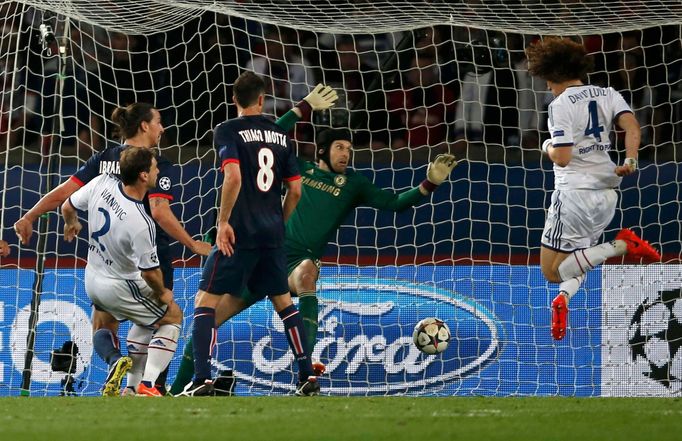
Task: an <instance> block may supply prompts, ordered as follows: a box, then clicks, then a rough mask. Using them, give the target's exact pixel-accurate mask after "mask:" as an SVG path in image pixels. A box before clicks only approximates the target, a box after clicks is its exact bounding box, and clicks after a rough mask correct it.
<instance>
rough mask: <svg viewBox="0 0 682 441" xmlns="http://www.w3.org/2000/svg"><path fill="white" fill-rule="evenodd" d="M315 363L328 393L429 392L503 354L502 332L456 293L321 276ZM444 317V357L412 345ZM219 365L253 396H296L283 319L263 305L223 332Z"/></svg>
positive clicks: (484, 310)
mask: <svg viewBox="0 0 682 441" xmlns="http://www.w3.org/2000/svg"><path fill="white" fill-rule="evenodd" d="M318 298H319V300H320V312H319V329H318V335H317V337H318V341H317V344H316V346H315V350H314V352H313V359H319V360H321V361H322V362H324V363H325V364H326V365H327V374H326V375H325V376H324V377H321V379H320V385H321V386H322V391H323V393H329V394H333V395H349V394H351V395H375V394H387V393H406V392H411V393H419V392H420V391H424V392H428V391H429V390H432V389H433V388H435V387H438V386H441V387H442V386H444V385H445V384H446V383H449V382H452V381H456V380H459V379H461V378H463V377H465V376H466V375H467V374H471V373H473V372H476V371H478V370H480V369H481V368H482V367H483V366H485V365H486V364H487V363H489V362H490V361H492V360H495V359H496V358H497V356H498V355H499V354H500V352H501V341H502V338H501V337H502V327H501V325H500V324H499V323H498V321H497V320H496V319H495V317H494V315H493V314H492V313H491V312H490V310H488V308H486V307H485V306H483V305H482V304H480V303H477V302H475V301H473V300H472V299H469V298H466V297H463V296H461V295H459V294H456V293H454V292H452V291H449V290H446V289H443V288H439V287H436V286H429V285H423V284H415V283H407V282H403V281H399V280H390V279H379V278H363V277H360V278H358V277H328V278H322V279H321V282H320V290H319V292H318ZM426 317H438V318H440V319H442V320H444V321H445V322H446V323H447V325H448V326H449V327H450V330H451V333H452V339H451V341H450V345H449V346H448V348H447V349H446V350H445V351H444V352H443V353H441V354H438V355H426V354H423V353H422V352H420V351H419V350H418V349H417V348H416V347H415V346H414V344H413V343H412V331H413V330H414V326H415V325H416V324H417V323H418V322H419V321H420V320H421V319H423V318H426ZM219 335H220V337H219V340H218V341H219V342H221V344H220V347H219V351H218V354H217V355H218V360H217V363H216V364H217V367H218V368H219V369H233V370H234V373H235V376H236V377H237V378H238V379H240V380H241V381H240V383H242V384H243V382H247V383H248V384H249V392H250V393H259V392H262V393H266V392H270V391H273V390H279V391H280V392H287V391H293V390H294V388H295V384H296V382H297V376H296V372H297V368H296V367H295V365H296V362H295V360H294V356H293V354H292V353H291V351H290V350H289V346H288V344H287V340H286V336H285V334H284V328H283V325H282V322H281V320H280V319H279V317H278V316H277V314H276V313H275V312H274V311H273V309H272V306H271V305H270V303H269V302H261V303H260V304H259V305H258V306H254V307H252V308H250V309H249V310H247V311H245V312H244V313H242V314H240V315H239V316H237V317H235V318H233V319H232V320H231V321H229V322H227V323H226V324H225V325H223V327H222V328H221V329H220V331H219Z"/></svg>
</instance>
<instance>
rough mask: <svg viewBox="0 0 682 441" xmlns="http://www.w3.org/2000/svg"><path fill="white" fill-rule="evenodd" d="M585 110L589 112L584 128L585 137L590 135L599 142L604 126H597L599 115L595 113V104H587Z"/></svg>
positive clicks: (593, 102)
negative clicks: (588, 118)
mask: <svg viewBox="0 0 682 441" xmlns="http://www.w3.org/2000/svg"><path fill="white" fill-rule="evenodd" d="M587 110H589V112H590V120H589V121H588V123H587V127H586V128H585V136H589V135H592V136H594V139H596V140H597V142H601V132H603V131H604V126H600V125H599V113H597V102H596V101H595V100H592V101H590V102H589V104H588V107H587Z"/></svg>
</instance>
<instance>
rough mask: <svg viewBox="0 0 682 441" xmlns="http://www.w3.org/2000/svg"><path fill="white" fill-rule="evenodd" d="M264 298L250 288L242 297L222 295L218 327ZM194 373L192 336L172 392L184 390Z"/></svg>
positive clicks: (218, 309) (219, 304)
mask: <svg viewBox="0 0 682 441" xmlns="http://www.w3.org/2000/svg"><path fill="white" fill-rule="evenodd" d="M262 299H263V296H258V295H254V294H252V293H250V292H249V291H248V290H246V291H245V292H244V293H243V294H242V296H241V297H236V296H221V298H220V301H219V302H218V306H216V309H215V321H216V325H215V326H216V329H217V328H220V325H222V324H223V323H225V322H226V321H227V320H229V319H230V318H232V317H234V316H235V315H237V314H239V313H240V312H242V311H243V310H245V309H247V308H248V307H249V306H251V305H253V304H254V303H256V302H257V301H259V300H262ZM193 375H194V345H193V342H192V338H191V337H190V338H189V339H188V340H187V342H186V343H185V349H184V351H183V354H182V359H181V360H180V367H179V368H178V373H177V374H176V376H175V380H174V381H173V386H171V390H170V393H171V394H172V395H176V394H179V393H180V392H182V390H183V389H184V387H185V386H186V385H187V384H188V383H189V382H191V381H192V376H193Z"/></svg>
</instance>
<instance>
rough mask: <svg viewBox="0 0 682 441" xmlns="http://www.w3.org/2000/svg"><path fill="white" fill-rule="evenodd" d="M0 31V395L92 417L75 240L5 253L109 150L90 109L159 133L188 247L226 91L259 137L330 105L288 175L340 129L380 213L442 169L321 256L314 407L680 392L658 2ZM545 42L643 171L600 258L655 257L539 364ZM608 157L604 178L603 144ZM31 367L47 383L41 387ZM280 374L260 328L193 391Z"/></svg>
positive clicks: (236, 8) (21, 14) (664, 20)
mask: <svg viewBox="0 0 682 441" xmlns="http://www.w3.org/2000/svg"><path fill="white" fill-rule="evenodd" d="M0 17H1V18H2V33H1V34H0V48H1V50H0V80H1V81H2V95H1V96H0V109H1V113H0V161H2V164H3V166H2V167H0V183H1V184H0V201H1V206H2V212H1V213H0V234H2V236H1V238H2V239H4V240H6V241H8V242H9V244H10V249H11V253H10V255H9V256H8V257H4V258H0V395H18V394H20V393H24V394H27V393H30V394H32V395H56V394H60V393H62V394H63V393H71V392H72V391H73V393H76V394H83V395H97V394H99V391H100V388H101V386H102V382H103V381H104V378H105V376H106V365H105V363H104V362H103V361H102V360H100V359H99V358H98V357H97V355H96V354H95V353H94V352H93V348H92V342H91V339H92V324H91V320H90V308H91V307H90V302H89V300H88V297H87V295H86V293H85V291H84V287H83V279H84V277H83V274H84V273H83V268H84V265H85V263H86V261H85V257H86V256H87V245H88V241H87V236H86V234H85V233H83V234H81V237H80V238H79V239H78V240H77V241H76V242H75V244H67V243H65V242H64V241H63V239H62V237H61V231H62V228H63V226H62V224H61V223H60V221H59V217H58V214H57V213H56V212H53V213H49V214H47V215H45V216H43V217H42V218H41V219H40V220H39V221H38V222H36V224H35V225H34V230H35V231H34V235H33V238H32V241H31V243H30V245H28V246H19V244H18V240H17V239H16V237H15V234H14V231H13V229H12V226H13V224H14V222H16V220H17V219H19V218H20V217H21V216H22V215H23V214H24V213H25V212H26V211H27V210H28V209H30V208H31V207H32V206H33V205H34V204H35V203H36V202H37V201H38V199H39V198H40V196H42V195H44V194H46V193H47V192H48V191H49V190H50V189H52V188H55V186H57V185H58V184H59V183H61V182H63V181H64V180H66V179H68V178H69V176H71V175H72V174H73V173H74V172H75V170H76V169H77V168H78V167H79V166H80V165H81V164H82V163H83V162H84V161H85V160H87V159H88V158H89V157H90V156H91V155H92V154H93V152H96V151H99V150H101V149H103V148H105V147H106V146H108V145H112V144H115V143H116V142H118V140H115V139H113V137H112V130H113V123H112V122H111V120H110V115H111V112H112V110H113V109H114V107H116V106H125V105H127V104H130V103H133V102H136V101H144V102H150V103H154V105H155V106H156V107H157V108H158V109H159V110H160V112H161V116H162V120H163V124H164V126H165V129H166V131H165V133H164V136H163V139H162V143H161V146H160V151H161V153H162V154H163V155H164V156H166V157H168V158H169V159H171V161H172V162H174V163H175V164H176V166H177V167H176V168H177V174H178V180H179V182H180V184H179V185H178V186H177V187H176V190H175V191H176V193H175V199H174V202H173V204H172V209H173V211H174V213H175V214H176V216H177V217H178V219H180V220H181V222H182V223H183V224H184V226H185V228H186V229H187V231H188V232H189V233H190V234H191V235H193V236H195V237H197V238H198V237H200V236H202V235H204V234H206V233H207V232H208V231H209V230H210V229H211V226H212V225H213V223H214V214H213V209H214V207H215V203H216V194H217V193H216V187H217V185H219V183H220V182H221V181H220V179H218V173H217V171H216V169H215V160H216V158H215V156H216V155H215V152H214V148H213V146H212V128H213V127H215V125H216V124H218V123H220V122H222V121H225V120H227V119H230V118H234V117H236V108H235V106H234V105H233V104H232V102H231V96H232V92H231V87H232V84H233V82H234V80H235V79H236V78H237V76H238V75H239V73H241V72H242V71H244V70H247V69H248V70H254V71H256V72H257V73H258V74H260V75H262V76H263V77H264V78H265V80H266V84H267V88H268V90H267V97H266V107H265V112H266V113H267V114H268V115H270V116H272V117H278V116H281V115H283V114H284V113H285V112H286V111H287V110H288V109H290V108H291V106H292V105H293V104H294V103H296V102H297V101H298V100H300V99H301V98H302V97H303V96H305V95H306V94H307V93H308V92H309V91H310V90H311V89H312V87H314V85H315V84H316V83H318V82H323V83H326V84H328V85H330V86H332V87H334V88H335V89H336V90H338V92H339V94H340V96H341V98H340V100H339V102H338V103H337V105H336V107H335V108H334V109H333V110H331V111H330V112H325V113H320V114H316V115H314V117H313V121H312V122H300V123H298V124H297V127H296V129H295V131H294V132H292V138H293V139H294V140H295V144H296V146H297V149H298V153H299V155H300V156H302V157H306V158H310V157H311V156H312V153H313V152H314V129H315V127H324V126H335V127H348V128H351V129H352V130H353V131H354V142H355V145H354V154H353V157H352V162H351V167H352V168H353V169H354V170H356V171H357V172H359V173H361V174H363V175H365V176H367V177H368V178H370V179H371V180H372V181H373V182H374V183H376V185H377V186H379V187H381V188H385V189H389V190H392V191H397V192H398V191H404V190H407V189H409V188H412V187H414V186H415V185H418V183H419V182H420V181H421V180H422V179H423V178H424V176H425V172H426V167H427V164H428V162H429V161H430V160H432V159H433V158H434V157H435V156H436V155H437V154H439V153H443V152H451V153H453V154H455V155H456V156H457V157H458V158H459V160H460V164H459V166H458V167H457V168H455V170H454V172H453V173H452V175H451V177H450V180H449V181H448V182H446V183H444V184H443V185H442V186H441V188H438V189H437V190H436V191H435V192H434V194H433V196H432V197H430V198H428V199H424V200H423V201H422V202H420V204H419V205H417V206H416V207H414V208H411V209H408V210H406V211H404V212H401V213H393V212H387V211H382V210H375V209H371V208H366V207H360V208H358V209H357V210H355V211H353V212H352V214H350V215H349V216H348V218H347V219H346V221H345V222H344V224H343V225H342V226H341V228H340V229H339V231H338V234H337V235H336V236H335V238H334V239H333V240H332V241H331V243H330V244H329V246H328V248H327V250H326V253H325V257H324V259H323V263H322V270H321V278H320V281H319V283H318V298H319V300H320V311H319V322H320V328H319V332H318V335H317V339H318V343H317V345H316V347H315V351H314V354H313V358H316V359H320V360H322V361H323V362H324V363H325V364H326V365H327V372H328V374H327V375H325V376H324V377H322V379H321V386H322V390H323V393H329V394H335V395H346V394H353V395H384V394H415V395H421V394H436V395H574V396H599V395H671V394H678V393H679V392H680V389H681V388H682V383H681V382H680V381H681V380H682V351H680V350H679V347H680V346H682V327H681V326H682V303H680V300H679V299H680V297H681V296H682V291H681V289H682V267H681V266H680V265H679V261H680V256H681V249H680V243H681V241H680V231H681V229H680V208H679V200H680V184H679V183H680V182H682V176H680V175H681V173H680V172H681V171H682V170H681V169H680V165H679V163H678V161H679V153H678V152H677V149H678V148H679V146H680V142H681V141H682V139H681V133H682V132H681V129H682V127H680V123H679V121H680V119H681V118H682V115H681V109H682V108H681V104H682V83H681V82H680V79H681V77H682V62H681V61H680V60H681V59H682V50H681V47H680V37H681V34H680V33H681V24H682V8H681V7H680V3H679V1H665V0H662V1H654V0H649V1H643V2H637V6H634V3H632V2H620V1H613V2H606V3H604V2H592V1H578V2H568V1H566V2H560V1H557V2H549V1H540V0H518V1H514V2H510V1H505V2H498V1H475V2H461V3H454V2H445V1H429V2H426V1H417V0H411V1H409V2H408V1H392V2H369V1H367V2H366V1H320V2H308V1H290V2H282V1H270V2H267V1H263V2H261V1H239V2H229V1H226V2H215V1H191V0H166V1H160V0H158V1H157V0H148V1H146V2H139V1H132V0H118V1H116V2H110V1H101V0H89V1H81V0H59V1H54V0H50V1H45V0H32V1H28V0H27V1H20V2H5V3H3V5H2V6H0ZM41 25H45V26H43V27H41ZM547 35H562V36H571V37H572V38H575V39H576V40H577V41H580V42H582V43H583V44H584V45H585V47H586V48H587V49H588V51H589V52H590V53H591V54H592V56H593V57H594V60H595V66H596V68H595V71H594V72H593V73H592V74H590V76H589V78H588V80H589V81H590V82H591V83H593V84H597V85H603V86H607V85H609V86H613V87H614V88H615V89H617V90H618V91H620V92H621V93H622V94H623V96H624V97H625V99H626V100H627V101H628V102H629V103H630V104H631V106H632V108H633V110H634V112H635V115H636V116H637V119H638V120H639V122H640V124H641V126H642V148H641V151H640V161H641V165H640V167H641V168H640V170H639V172H638V173H637V174H636V175H634V176H630V177H627V178H625V179H624V180H623V184H622V187H621V191H620V195H621V197H620V200H619V205H618V209H617V213H616V216H615V218H614V220H613V222H612V223H611V225H610V226H609V227H608V228H607V230H606V232H605V235H604V239H605V240H611V239H612V238H613V237H614V235H615V233H616V232H617V231H618V230H619V229H620V228H622V227H631V228H634V229H635V230H636V231H638V232H639V233H641V234H642V236H643V237H644V238H646V239H647V240H649V241H650V242H652V243H653V244H655V245H656V246H657V247H658V248H660V249H661V250H662V252H663V256H664V260H663V262H662V263H661V264H656V265H647V266H644V265H638V262H632V261H622V260H618V261H610V262H608V265H604V266H602V267H600V268H597V269H595V270H593V271H591V272H590V273H589V275H588V277H587V280H586V282H585V283H584V285H583V287H581V289H580V291H579V292H578V294H577V295H576V297H575V298H573V300H572V301H571V305H570V309H571V312H570V315H569V330H568V335H567V337H566V338H565V339H564V340H562V341H560V342H556V341H553V340H552V338H551V335H550V330H549V326H550V320H551V313H550V309H549V305H550V303H551V300H552V298H553V297H554V296H555V295H556V292H557V286H556V285H553V284H548V283H547V282H545V281H544V278H543V277H542V273H541V271H540V269H539V266H538V262H539V253H540V247H539V243H540V236H541V232H542V228H543V225H544V220H545V211H546V208H547V205H548V201H549V194H550V193H551V190H552V188H553V174H552V170H551V164H550V163H549V162H548V161H547V160H546V159H543V158H542V156H541V154H540V152H539V146H540V144H541V143H542V141H543V140H544V139H546V138H547V137H548V133H547V124H546V119H547V114H546V109H547V105H548V103H549V102H550V101H551V99H552V97H551V94H550V93H549V92H548V91H547V88H546V84H544V83H543V82H542V81H538V80H536V79H533V78H531V77H530V76H529V75H528V72H527V70H526V67H527V66H526V60H525V58H524V48H525V47H526V46H527V45H528V44H530V43H531V42H533V41H534V40H536V39H538V38H542V37H543V36H547ZM612 141H613V143H614V145H615V146H616V148H615V150H614V152H613V154H614V159H617V162H620V161H622V157H623V136H622V133H616V135H615V138H614V139H613V140H612ZM172 253H173V256H174V263H175V275H174V276H175V288H174V293H175V297H176V300H177V301H178V303H179V304H180V306H181V307H182V308H183V309H184V311H185V321H184V326H183V330H182V338H181V340H182V341H181V342H180V344H179V347H178V354H176V356H175V358H174V360H173V362H172V364H171V370H170V376H169V380H171V381H172V379H173V377H174V374H175V372H176V371H177V368H178V364H179V361H180V357H181V354H180V353H181V351H182V348H183V346H184V342H185V339H186V338H188V337H189V336H190V335H191V321H192V308H193V299H194V295H195V293H196V291H197V286H198V281H199V276H200V268H201V261H200V260H199V259H198V258H197V257H196V256H193V255H191V253H189V252H188V251H187V250H185V249H184V248H183V247H181V246H180V245H179V244H177V243H176V244H174V245H173V247H172ZM427 317H438V318H440V319H443V320H444V321H445V322H446V323H447V325H448V326H449V327H450V330H451V341H450V343H449V347H448V348H447V349H446V351H444V352H443V353H442V354H439V355H437V356H427V355H425V354H421V353H420V352H419V351H418V350H417V349H416V347H415V346H414V345H413V344H412V331H413V328H414V326H415V324H416V323H417V322H418V321H420V320H421V319H423V318H427ZM127 329H128V328H127V325H126V324H122V325H121V329H120V336H121V338H122V341H124V337H125V335H126V332H127ZM68 342H73V343H75V346H77V348H78V353H77V354H76V355H75V357H73V358H71V357H70V354H71V353H70V352H69V350H68V349H69V347H73V346H69V345H68ZM65 343H67V346H64V345H65ZM122 346H124V345H122ZM62 348H64V349H65V352H66V355H64V354H62V355H61V356H60V355H59V354H60V352H62ZM55 352H56V354H57V356H56V359H57V360H58V361H59V360H62V361H63V360H66V361H67V363H66V365H63V364H62V365H61V366H59V363H57V366H54V363H52V365H51V360H52V359H55V356H54V353H55ZM124 352H125V349H124ZM69 362H71V363H69ZM294 365H295V362H294V359H293V356H292V354H291V352H290V351H289V350H288V346H287V342H286V337H285V335H284V331H283V325H282V324H281V322H280V320H279V318H278V317H277V315H276V313H274V311H273V309H272V307H271V306H270V305H269V304H268V303H266V302H261V303H258V304H256V305H254V306H253V307H252V308H250V309H249V310H247V311H245V312H244V313H242V314H240V315H238V316H236V317H235V318H233V319H232V320H230V321H229V322H228V323H226V324H225V325H223V327H222V328H221V329H220V330H219V334H218V346H217V350H216V354H215V366H214V370H215V372H220V371H223V370H228V369H229V370H232V371H233V372H234V374H235V376H236V377H237V389H236V392H237V393H238V394H243V395H250V394H288V393H291V392H292V391H293V385H294V384H295V375H296V368H295V366H294Z"/></svg>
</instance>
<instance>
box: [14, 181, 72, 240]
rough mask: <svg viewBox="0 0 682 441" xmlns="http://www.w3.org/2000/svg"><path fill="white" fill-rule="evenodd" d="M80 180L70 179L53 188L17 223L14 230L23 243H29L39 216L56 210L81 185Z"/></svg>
mask: <svg viewBox="0 0 682 441" xmlns="http://www.w3.org/2000/svg"><path fill="white" fill-rule="evenodd" d="M81 185H82V184H80V183H79V182H78V181H76V180H74V179H69V180H67V181H65V182H62V183H61V184H60V185H59V186H58V187H56V188H54V189H52V191H50V192H49V193H48V194H46V195H45V196H43V197H42V198H40V200H39V201H38V203H37V204H35V205H34V206H33V208H31V209H30V210H28V211H27V212H26V214H24V215H23V216H22V217H21V218H20V219H19V220H18V221H17V222H16V223H15V224H14V231H15V232H16V233H17V236H19V239H20V240H21V243H22V244H24V245H28V243H29V241H30V240H31V235H32V234H33V223H34V222H35V221H36V219H38V217H39V216H40V215H42V214H44V213H47V212H48V211H52V210H55V209H56V208H57V207H59V205H61V204H62V203H63V202H64V201H65V200H66V199H67V198H68V197H69V196H71V195H72V194H73V193H74V192H75V191H76V190H78V189H79V188H80V187H81Z"/></svg>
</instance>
